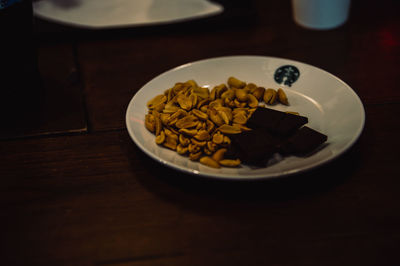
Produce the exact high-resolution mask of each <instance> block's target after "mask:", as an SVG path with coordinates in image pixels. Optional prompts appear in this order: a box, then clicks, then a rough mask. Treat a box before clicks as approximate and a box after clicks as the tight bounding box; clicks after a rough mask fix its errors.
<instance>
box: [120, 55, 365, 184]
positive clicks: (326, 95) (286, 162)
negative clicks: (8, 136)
mask: <svg viewBox="0 0 400 266" xmlns="http://www.w3.org/2000/svg"><path fill="white" fill-rule="evenodd" d="M285 65H290V66H292V67H294V68H297V69H298V70H299V73H300V75H299V77H298V79H297V81H295V82H294V83H293V84H292V85H291V86H286V85H282V84H278V83H277V82H276V81H275V79H274V75H275V73H276V70H277V69H278V68H280V67H282V66H285ZM230 76H235V77H237V78H239V79H241V80H244V81H246V82H253V83H255V84H257V85H259V86H263V87H266V88H268V87H270V88H275V89H277V88H279V87H281V88H284V90H285V92H286V94H287V96H288V98H289V103H290V106H284V105H279V104H278V105H275V106H273V107H272V108H274V109H277V110H280V111H287V110H288V111H296V112H299V113H300V114H301V115H303V116H307V117H308V119H309V123H308V124H307V125H308V126H309V127H311V128H313V129H315V130H318V131H320V132H321V133H324V134H326V135H327V136H328V141H327V145H326V146H325V147H324V148H323V149H320V150H319V151H318V152H316V153H314V154H313V155H311V156H309V157H302V158H300V157H295V156H289V157H285V158H276V160H275V162H274V163H272V164H270V165H269V166H268V167H265V168H254V167H249V166H246V165H242V166H241V167H239V168H225V167H223V168H220V169H214V168H210V167H207V166H204V165H202V164H200V163H198V162H193V161H190V160H189V159H188V158H187V157H183V156H180V155H178V154H177V153H176V152H174V151H171V150H169V149H166V148H163V147H160V146H158V145H157V144H156V143H155V136H154V135H153V134H152V133H150V132H149V131H148V130H147V129H146V128H145V126H144V117H145V114H147V111H148V110H147V107H146V103H147V102H148V101H149V100H150V99H152V98H153V97H154V96H156V95H158V94H161V93H163V92H164V90H166V89H168V88H170V87H172V86H173V85H174V84H175V83H176V82H185V81H187V80H190V79H194V80H195V81H196V82H197V83H198V84H199V85H200V86H209V87H210V89H211V88H212V87H213V86H215V85H218V84H221V83H226V81H227V79H228V77H230ZM364 121H365V112H364V107H363V104H362V102H361V100H360V99H359V97H358V96H357V94H356V93H355V92H354V91H353V90H352V89H351V88H350V87H349V86H348V85H347V84H346V83H344V82H343V81H342V80H340V79H338V78H337V77H335V76H333V75H332V74H330V73H328V72H326V71H324V70H322V69H319V68H317V67H314V66H311V65H307V64H304V63H301V62H296V61H292V60H288V59H281V58H273V57H263V56H230V57H219V58H211V59H206V60H201V61H197V62H192V63H188V64H185V65H182V66H179V67H176V68H174V69H171V70H169V71H167V72H165V73H163V74H161V75H159V76H157V77H155V78H154V79H152V80H151V81H150V82H148V83H147V84H146V85H144V86H143V87H142V88H141V89H140V90H139V91H138V92H137V93H136V94H135V96H134V97H133V98H132V100H131V101H130V103H129V106H128V108H127V112H126V125H127V129H128V132H129V134H130V136H131V138H132V139H133V141H134V142H135V143H136V145H137V146H138V147H139V148H140V149H142V150H143V151H144V152H145V153H146V154H147V155H149V156H150V157H151V158H153V159H155V160H156V161H158V162H160V163H161V164H163V165H166V166H169V167H172V168H174V169H177V170H180V171H183V172H186V173H189V174H194V175H201V176H207V177H213V178H220V179H234V180H254V179H267V178H275V177H281V176H287V175H291V174H294V173H299V172H303V171H306V170H309V169H312V168H315V167H316V166H319V165H322V164H324V163H327V162H329V161H331V160H332V159H334V158H336V157H338V156H339V155H341V154H343V153H344V152H345V151H346V150H347V149H349V148H350V147H351V146H352V144H353V143H354V142H355V141H356V140H357V139H358V137H359V136H360V134H361V132H362V130H363V127H364Z"/></svg>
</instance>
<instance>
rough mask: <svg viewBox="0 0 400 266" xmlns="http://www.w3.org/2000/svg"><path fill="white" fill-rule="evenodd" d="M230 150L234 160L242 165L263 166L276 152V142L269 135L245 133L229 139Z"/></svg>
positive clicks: (252, 131) (254, 132)
mask: <svg viewBox="0 0 400 266" xmlns="http://www.w3.org/2000/svg"><path fill="white" fill-rule="evenodd" d="M231 140H232V145H231V147H232V149H231V150H230V151H228V154H230V156H231V153H232V152H234V153H235V156H236V158H240V160H241V161H242V162H244V163H247V164H250V165H256V166H265V164H266V163H267V162H268V160H269V159H270V158H271V156H272V155H273V154H274V153H275V152H277V150H278V143H279V142H278V140H277V139H276V138H275V137H273V136H272V135H270V134H267V133H265V132H262V131H258V130H251V131H245V132H242V133H240V134H237V135H233V136H232V137H231Z"/></svg>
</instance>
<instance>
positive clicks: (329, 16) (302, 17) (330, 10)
mask: <svg viewBox="0 0 400 266" xmlns="http://www.w3.org/2000/svg"><path fill="white" fill-rule="evenodd" d="M350 2H351V1H350V0H292V9H293V18H294V21H295V22H296V23H297V24H299V25H300V26H303V27H306V28H310V29H320V30H326V29H333V28H336V27H339V26H341V25H343V24H344V23H345V22H346V21H347V19H348V16H349V10H350Z"/></svg>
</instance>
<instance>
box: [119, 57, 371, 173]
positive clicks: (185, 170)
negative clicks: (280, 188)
mask: <svg viewBox="0 0 400 266" xmlns="http://www.w3.org/2000/svg"><path fill="white" fill-rule="evenodd" d="M240 58H247V59H259V60H271V59H273V60H283V61H289V62H292V63H297V64H301V65H304V66H307V67H311V68H315V69H317V70H319V71H322V72H324V74H327V75H329V76H330V77H332V78H334V79H336V80H337V81H338V82H340V83H342V84H343V85H344V86H345V87H346V89H348V90H349V91H350V93H352V94H353V97H354V98H355V100H357V101H358V103H359V105H358V107H359V111H360V114H361V117H360V118H361V120H360V124H359V126H358V128H357V131H355V132H354V133H353V134H352V138H351V139H350V140H349V141H348V142H347V143H346V145H344V147H343V148H342V149H341V150H340V151H339V152H337V153H336V154H334V155H333V156H329V157H328V158H326V159H324V160H322V161H321V160H319V161H317V162H313V163H310V164H308V165H307V166H305V167H302V168H295V169H290V170H287V171H283V172H280V173H271V174H255V175H251V176H238V175H232V174H226V173H225V174H224V173H218V174H216V173H207V172H206V173H205V172H201V171H198V170H195V169H190V168H187V167H182V166H179V165H176V164H174V163H171V162H168V161H166V160H164V159H161V158H160V157H158V156H156V155H154V154H153V153H151V152H150V151H148V150H147V149H146V148H145V147H144V146H143V145H142V144H141V143H140V142H139V141H138V140H137V139H136V137H135V135H134V134H133V132H132V128H130V126H129V125H130V121H129V113H130V112H129V110H130V109H131V108H132V106H133V103H134V100H135V97H136V96H137V95H138V93H139V91H140V90H142V89H143V88H145V87H146V86H147V85H149V84H150V83H152V82H153V81H154V80H156V79H159V78H162V77H163V76H165V75H168V74H169V73H172V72H175V71H177V70H179V69H182V68H186V67H190V66H191V65H194V64H199V63H205V62H207V61H216V60H227V59H240ZM365 120H366V115H365V107H364V105H363V103H362V101H361V99H360V97H359V96H358V94H357V93H356V92H355V91H354V90H353V89H352V88H351V86H349V85H348V84H347V83H346V82H345V81H343V80H342V79H340V78H339V77H337V76H335V75H333V74H332V73H330V72H328V71H326V70H324V69H322V68H320V67H317V66H314V65H311V64H308V63H304V62H301V61H297V60H293V59H289V58H283V57H276V56H264V55H228V56H217V57H210V58H204V59H200V60H195V61H191V62H187V63H185V64H182V65H179V66H176V67H173V68H171V69H168V70H166V71H164V72H162V73H160V74H158V75H156V76H154V77H153V78H152V79H150V80H149V81H148V82H146V83H145V84H144V85H143V86H141V88H140V89H139V90H137V91H136V92H135V94H134V95H133V96H132V98H131V99H130V101H129V103H128V106H127V109H126V113H125V123H126V128H127V131H128V133H129V136H130V138H131V139H132V140H133V142H134V143H135V144H136V146H138V147H139V148H140V149H141V151H143V152H144V153H145V154H146V155H148V156H149V157H150V158H152V159H153V160H155V161H157V162H159V163H161V164H162V165H164V166H167V167H169V168H172V169H174V170H178V171H180V172H183V173H186V174H190V175H194V176H200V177H205V178H212V179H219V180H233V181H242V180H244V181H246V180H247V181H251V180H266V179H276V178H283V177H287V176H291V175H296V174H300V173H305V172H308V171H310V170H313V169H316V168H319V167H321V166H323V165H326V164H328V163H330V162H332V161H333V160H335V159H337V158H339V157H341V156H342V155H343V154H344V153H346V152H347V151H348V150H349V149H350V148H351V147H352V146H353V145H354V144H355V143H357V141H358V140H359V138H360V136H361V134H362V132H363V130H364V127H365Z"/></svg>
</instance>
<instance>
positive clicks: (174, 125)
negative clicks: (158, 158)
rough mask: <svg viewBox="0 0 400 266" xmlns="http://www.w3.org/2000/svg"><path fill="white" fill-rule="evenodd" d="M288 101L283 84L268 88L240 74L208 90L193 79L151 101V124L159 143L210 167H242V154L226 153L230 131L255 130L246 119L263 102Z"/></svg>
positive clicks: (148, 117) (147, 117)
mask: <svg viewBox="0 0 400 266" xmlns="http://www.w3.org/2000/svg"><path fill="white" fill-rule="evenodd" d="M262 101H263V102H264V103H266V104H268V105H272V104H275V103H276V102H280V103H282V104H285V105H288V104H289V103H288V99H287V97H286V94H285V92H284V91H283V90H282V89H278V90H277V91H276V90H274V89H265V88H263V87H259V86H257V85H255V84H254V83H246V82H244V81H241V80H239V79H237V78H235V77H230V78H228V81H227V84H220V85H218V86H215V87H214V88H212V89H211V91H210V90H209V88H207V87H200V86H199V85H198V84H197V83H196V82H195V81H194V80H189V81H186V82H178V83H176V84H175V85H174V86H173V87H172V88H170V89H167V90H166V91H165V92H164V93H163V94H160V95H157V96H155V97H154V98H153V99H151V100H150V101H148V102H147V107H148V109H149V111H148V113H147V114H146V115H145V126H146V128H147V129H148V130H149V131H150V132H152V133H153V134H155V136H156V138H155V141H156V143H157V144H158V145H162V146H164V147H166V148H169V149H171V150H174V151H176V152H177V153H178V154H180V155H183V156H188V158H189V159H190V160H193V161H199V162H200V163H202V164H204V165H207V166H209V167H214V168H220V167H221V166H225V167H237V166H239V165H240V164H241V161H240V159H238V158H236V159H231V158H230V159H227V158H224V155H225V153H226V152H227V150H228V147H229V145H230V143H231V139H230V138H229V135H232V134H239V133H241V132H242V131H247V130H251V129H250V128H248V127H246V122H247V120H248V119H249V118H250V116H251V115H252V114H253V113H254V111H255V110H256V108H257V107H258V106H259V103H261V102H262Z"/></svg>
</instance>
